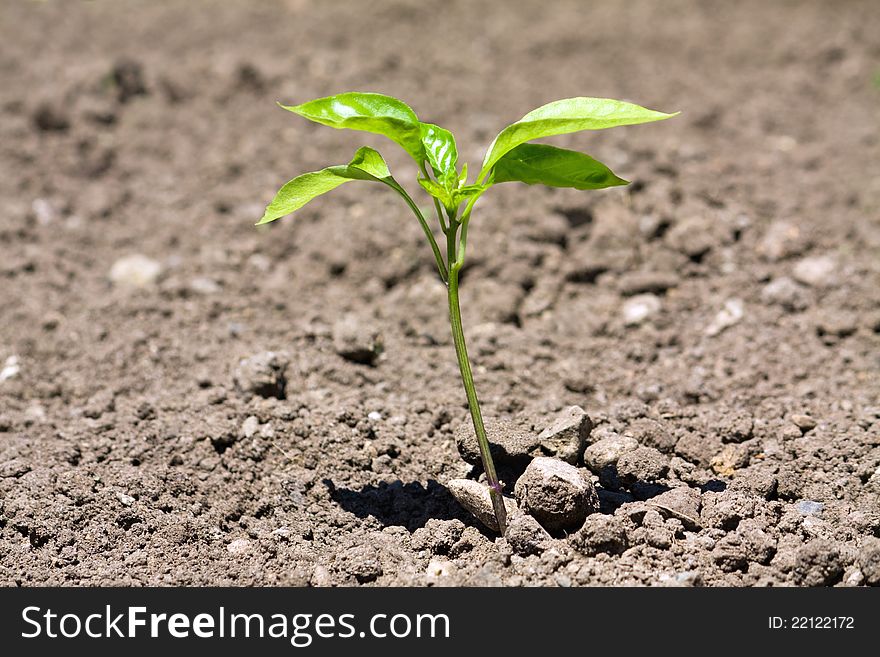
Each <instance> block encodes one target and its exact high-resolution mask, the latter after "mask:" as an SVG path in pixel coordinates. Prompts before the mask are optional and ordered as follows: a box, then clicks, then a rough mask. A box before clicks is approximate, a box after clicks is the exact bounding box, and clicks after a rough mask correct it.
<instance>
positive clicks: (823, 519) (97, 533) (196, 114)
mask: <svg viewBox="0 0 880 657" xmlns="http://www.w3.org/2000/svg"><path fill="white" fill-rule="evenodd" d="M354 7H355V4H354V3H317V2H315V3H313V2H306V1H299V0H291V1H288V2H276V3H245V2H205V1H201V0H200V1H199V2H188V3H180V2H164V3H163V2H149V3H147V2H141V3H136V2H132V3H125V4H124V5H122V4H120V3H112V2H107V1H103V2H92V3H76V4H74V3H68V2H60V1H56V2H41V3H36V2H4V3H2V7H0V44H2V46H0V50H2V57H0V80H2V84H0V111H2V117H3V118H2V121H0V171H2V174H3V175H2V176H0V198H2V205H0V327H2V330H0V583H3V584H5V585H9V586H13V585H48V584H68V585H95V584H118V585H142V584H175V585H225V584H237V585H280V584H285V585H307V584H308V585H316V586H324V585H357V584H372V585H417V586H421V585H511V586H513V585H539V586H581V585H595V584H627V585H631V584H638V585H686V586H687V585H712V586H715V585H729V586H763V585H773V586H777V585H797V586H811V585H821V586H861V585H876V584H878V583H880V498H878V495H880V469H878V468H880V377H878V373H880V349H878V347H880V258H878V255H880V136H878V135H880V132H878V117H880V88H878V77H877V76H878V73H880V44H878V41H877V39H876V35H877V34H880V14H878V12H877V11H876V6H875V5H874V3H872V2H867V1H865V2H840V3H834V4H833V5H832V4H831V3H822V2H798V3H761V2H743V3H735V4H734V3H703V2H689V1H683V0H681V1H680V0H670V1H667V2H663V3H657V2H628V3H611V4H608V3H606V4H587V3H582V2H558V3H553V5H552V7H553V10H552V11H548V9H547V5H546V3H537V2H535V3H501V2H499V3H492V4H488V5H486V9H485V12H483V13H481V14H480V15H476V14H475V11H476V10H475V9H474V8H473V5H472V4H471V3H467V2H452V3H442V6H441V5H432V4H430V3H420V2H390V1H387V2H376V3H369V4H368V3H357V7H358V9H357V10H355V8H354ZM413 44H418V48H417V49H414V48H413ZM352 89H358V90H375V91H383V92H385V93H390V94H393V95H396V96H399V97H401V98H403V99H405V100H407V101H408V102H409V103H410V104H411V105H412V106H413V107H414V108H415V109H416V111H417V112H419V114H420V116H421V117H422V118H423V119H425V120H430V121H433V122H437V123H440V124H442V125H444V126H447V127H449V128H451V129H452V130H453V131H454V132H455V133H456V134H457V135H458V142H459V150H460V152H461V153H462V158H463V159H464V160H467V161H470V162H471V163H472V164H475V163H476V162H478V161H479V160H480V159H481V157H482V152H483V149H484V148H485V147H486V145H487V144H488V143H489V141H491V139H492V137H493V136H494V134H495V133H496V132H497V131H498V130H500V129H501V128H502V127H503V126H504V125H506V124H507V123H509V122H511V121H513V120H516V119H517V118H518V117H520V116H521V115H522V114H524V113H525V112H526V111H528V110H530V109H532V108H533V107H536V106H538V105H540V104H542V103H544V102H547V101H549V100H552V99H555V98H561V97H566V96H574V95H593V96H608V97H619V98H626V99H629V100H632V101H634V102H638V103H640V104H643V105H646V106H649V107H654V108H658V109H662V110H666V111H674V110H682V111H683V114H682V115H681V116H680V117H677V118H676V119H674V120H671V121H667V122H663V123H659V124H654V125H646V126H638V127H632V128H621V129H617V130H612V131H607V132H604V133H596V134H583V135H578V136H572V137H565V138H559V139H557V140H555V142H554V143H560V144H563V145H571V146H575V145H576V146H577V147H580V148H583V149H585V150H588V151H589V152H591V153H593V154H594V155H595V156H596V157H598V158H600V159H601V160H603V161H605V162H607V163H608V164H609V165H611V166H612V168H614V169H615V171H616V172H617V173H619V174H620V175H622V176H623V177H625V178H628V179H630V180H632V181H633V184H632V185H630V186H629V187H628V188H625V189H615V190H607V191H602V192H593V193H590V192H575V191H570V190H552V189H544V188H526V187H525V186H522V187H516V186H513V185H509V186H508V185H505V186H502V187H499V188H498V189H495V190H493V191H492V192H491V193H490V194H487V195H486V197H485V199H484V200H481V203H480V206H479V207H478V214H477V215H475V218H474V220H473V222H472V227H471V235H470V240H469V263H468V266H467V269H466V271H465V275H464V280H463V289H462V304H463V307H464V314H465V330H466V333H467V335H468V338H469V341H470V347H471V354H472V357H473V360H474V365H475V375H476V379H477V386H478V390H479V392H480V395H481V397H482V399H483V402H484V415H486V416H487V418H489V419H490V421H489V427H490V431H491V437H492V440H493V442H494V443H495V444H496V447H495V449H496V453H497V455H498V459H499V461H500V466H501V470H502V474H503V477H504V480H505V483H506V487H507V491H508V492H509V493H510V494H511V495H512V496H513V498H515V499H516V502H517V503H516V508H514V506H513V504H514V502H513V501H512V502H511V510H512V513H511V518H512V520H511V527H510V529H509V531H508V533H507V535H506V536H505V537H503V538H502V537H498V536H497V535H496V534H495V533H494V532H493V531H491V530H490V529H489V528H487V527H486V526H485V525H484V524H483V523H481V522H480V521H479V520H478V519H476V518H475V517H474V516H473V515H471V514H470V513H469V512H468V511H467V510H466V509H465V508H463V506H462V505H461V504H460V503H459V501H457V499H456V496H458V498H460V499H463V500H465V501H466V502H467V503H469V504H471V505H476V507H478V506H479V504H480V502H479V495H477V496H476V498H474V494H473V491H472V484H470V483H467V482H466V481H464V482H463V481H462V480H474V479H476V478H477V477H478V475H479V471H478V468H475V467H474V466H473V465H472V463H474V462H475V460H474V453H473V449H474V443H473V437H472V435H471V434H470V429H469V425H468V421H469V419H468V416H467V410H466V405H465V401H464V395H463V392H462V390H461V387H460V382H459V380H458V374H457V366H456V362H455V358H454V354H453V351H452V346H451V339H450V337H449V329H448V325H447V322H446V317H445V295H444V288H443V287H442V285H441V284H440V283H439V282H438V281H437V280H435V275H434V273H433V272H432V267H433V263H432V259H431V257H430V253H429V251H428V250H427V248H426V246H425V245H424V243H423V242H424V239H423V237H422V235H421V234H420V231H419V227H418V225H417V224H416V223H415V222H414V221H412V219H411V217H410V216H408V214H407V211H406V208H405V207H403V206H402V205H401V204H400V203H399V202H398V200H397V199H396V198H394V197H393V195H390V194H385V193H382V190H377V189H373V188H372V187H369V188H366V187H361V186H358V185H350V186H346V187H345V188H343V189H340V190H338V191H337V192H335V193H334V194H333V195H330V196H328V197H326V198H325V199H323V200H321V201H320V202H319V203H315V204H314V205H313V206H310V207H309V208H307V209H305V210H303V211H302V212H301V213H300V214H299V216H298V218H297V219H296V220H284V221H279V222H276V223H275V224H272V225H271V226H269V227H268V229H267V230H257V229H255V228H254V227H253V223H254V222H255V221H256V220H257V218H259V216H260V214H261V212H262V206H263V204H265V203H266V202H267V201H268V200H269V199H270V198H271V195H272V193H273V192H274V190H275V189H276V188H277V187H278V186H279V185H280V184H281V183H283V182H284V181H286V180H287V179H289V178H291V177H293V176H294V175H295V174H298V173H300V172H302V171H306V170H313V169H316V168H320V167H323V166H325V165H327V164H334V163H339V162H345V161H347V160H348V159H349V158H350V156H351V154H352V153H353V152H354V150H355V149H356V148H357V147H358V146H360V145H362V144H365V143H366V144H369V145H372V146H375V147H378V148H380V150H382V152H383V153H384V154H385V155H386V157H387V159H388V161H389V164H390V165H391V168H392V171H394V172H395V175H396V176H397V177H398V179H400V180H401V182H402V183H404V184H405V185H409V186H410V187H412V186H413V183H414V176H413V175H412V174H407V173H406V172H405V171H406V159H405V156H402V155H399V154H397V153H396V152H395V151H394V148H393V145H389V144H388V143H386V142H383V141H381V140H380V139H378V138H375V139H374V138H373V137H370V136H367V137H364V136H361V135H357V134H354V133H346V132H341V131H334V130H330V129H327V128H322V127H320V126H313V125H310V124H307V123H306V122H305V121H302V120H300V119H298V118H297V117H293V116H291V115H290V114H287V113H285V112H282V111H280V110H278V109H277V108H276V107H275V105H274V102H275V101H276V100H282V101H285V102H293V101H302V100H306V99H309V98H313V97H316V96H321V95H327V94H330V93H333V92H337V91H343V90H352ZM469 491H470V493H469ZM468 495H469V496H468Z"/></svg>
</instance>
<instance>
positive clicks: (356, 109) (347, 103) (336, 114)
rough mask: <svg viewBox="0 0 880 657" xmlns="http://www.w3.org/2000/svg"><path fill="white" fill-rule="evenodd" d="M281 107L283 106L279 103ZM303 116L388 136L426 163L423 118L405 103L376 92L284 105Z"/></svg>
mask: <svg viewBox="0 0 880 657" xmlns="http://www.w3.org/2000/svg"><path fill="white" fill-rule="evenodd" d="M279 105H280V103H279ZM280 106H281V107H282V108H284V109H286V110H288V111H289V112H293V113H294V114H299V115H300V116H302V117H304V118H306V119H309V120H310V121H314V122H315V123H320V124H322V125H327V126H330V127H331V128H337V129H339V130H342V129H349V130H362V131H364V132H373V133H376V134H379V135H384V136H386V137H388V138H389V139H391V140H392V141H394V142H396V143H398V144H399V145H400V146H402V147H403V149H404V150H405V151H406V152H407V153H409V154H410V156H411V157H412V158H413V159H414V160H415V161H416V162H418V163H419V164H421V163H422V162H423V161H424V160H425V151H424V147H423V146H422V135H421V128H420V124H419V119H418V117H417V116H416V113H415V112H413V111H412V108H410V106H409V105H407V104H406V103H404V102H403V101H400V100H397V99H396V98H392V97H391V96H385V95H383V94H375V93H360V92H348V93H342V94H336V95H335V96H328V97H327V98H318V99H317V100H310V101H309V102H307V103H303V104H302V105H280Z"/></svg>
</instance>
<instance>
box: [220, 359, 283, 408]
mask: <svg viewBox="0 0 880 657" xmlns="http://www.w3.org/2000/svg"><path fill="white" fill-rule="evenodd" d="M287 365H288V361H287V358H286V357H285V356H283V355H282V354H279V353H275V352H273V351H265V352H263V353H259V354H255V355H254V356H250V357H248V358H243V359H242V360H240V361H239V362H238V365H237V366H236V368H235V372H234V373H233V382H234V384H235V387H236V388H237V389H238V390H240V391H242V392H244V393H247V394H254V395H257V396H259V397H267V398H268V397H276V398H278V399H284V393H285V388H286V387H287V377H286V375H285V370H286V369H287Z"/></svg>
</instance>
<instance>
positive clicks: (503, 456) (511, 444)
mask: <svg viewBox="0 0 880 657" xmlns="http://www.w3.org/2000/svg"><path fill="white" fill-rule="evenodd" d="M484 424H485V427H486V436H487V437H488V439H489V451H490V453H491V454H492V459H493V460H494V461H495V462H496V464H498V465H506V466H511V467H517V468H524V467H525V466H526V465H527V464H528V462H529V461H530V460H531V458H532V456H531V455H532V452H533V451H535V450H536V449H538V437H537V435H535V433H534V432H532V431H527V430H526V429H524V428H523V427H522V426H521V425H519V424H517V423H515V422H513V421H511V420H507V419H503V418H487V419H486V420H485V422H484ZM455 445H456V447H458V453H459V455H460V456H461V458H462V459H464V460H465V461H466V462H467V463H470V464H471V465H480V464H481V463H482V461H481V459H480V448H479V445H478V443H477V437H476V435H475V434H474V427H473V424H471V422H469V421H465V422H462V423H461V424H459V425H458V426H457V427H456V429H455Z"/></svg>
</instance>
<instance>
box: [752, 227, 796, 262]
mask: <svg viewBox="0 0 880 657" xmlns="http://www.w3.org/2000/svg"><path fill="white" fill-rule="evenodd" d="M804 247H805V243H804V238H803V235H802V234H801V229H800V227H799V226H797V225H796V224H793V223H791V222H789V221H774V222H773V223H771V224H770V226H769V227H768V228H767V232H765V233H764V237H762V238H761V241H760V242H759V243H758V247H757V251H758V254H759V255H761V256H763V257H764V258H766V259H767V260H769V261H771V262H776V261H778V260H782V259H783V258H788V257H791V256H794V255H798V254H799V253H801V252H802V251H803V250H804Z"/></svg>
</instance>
